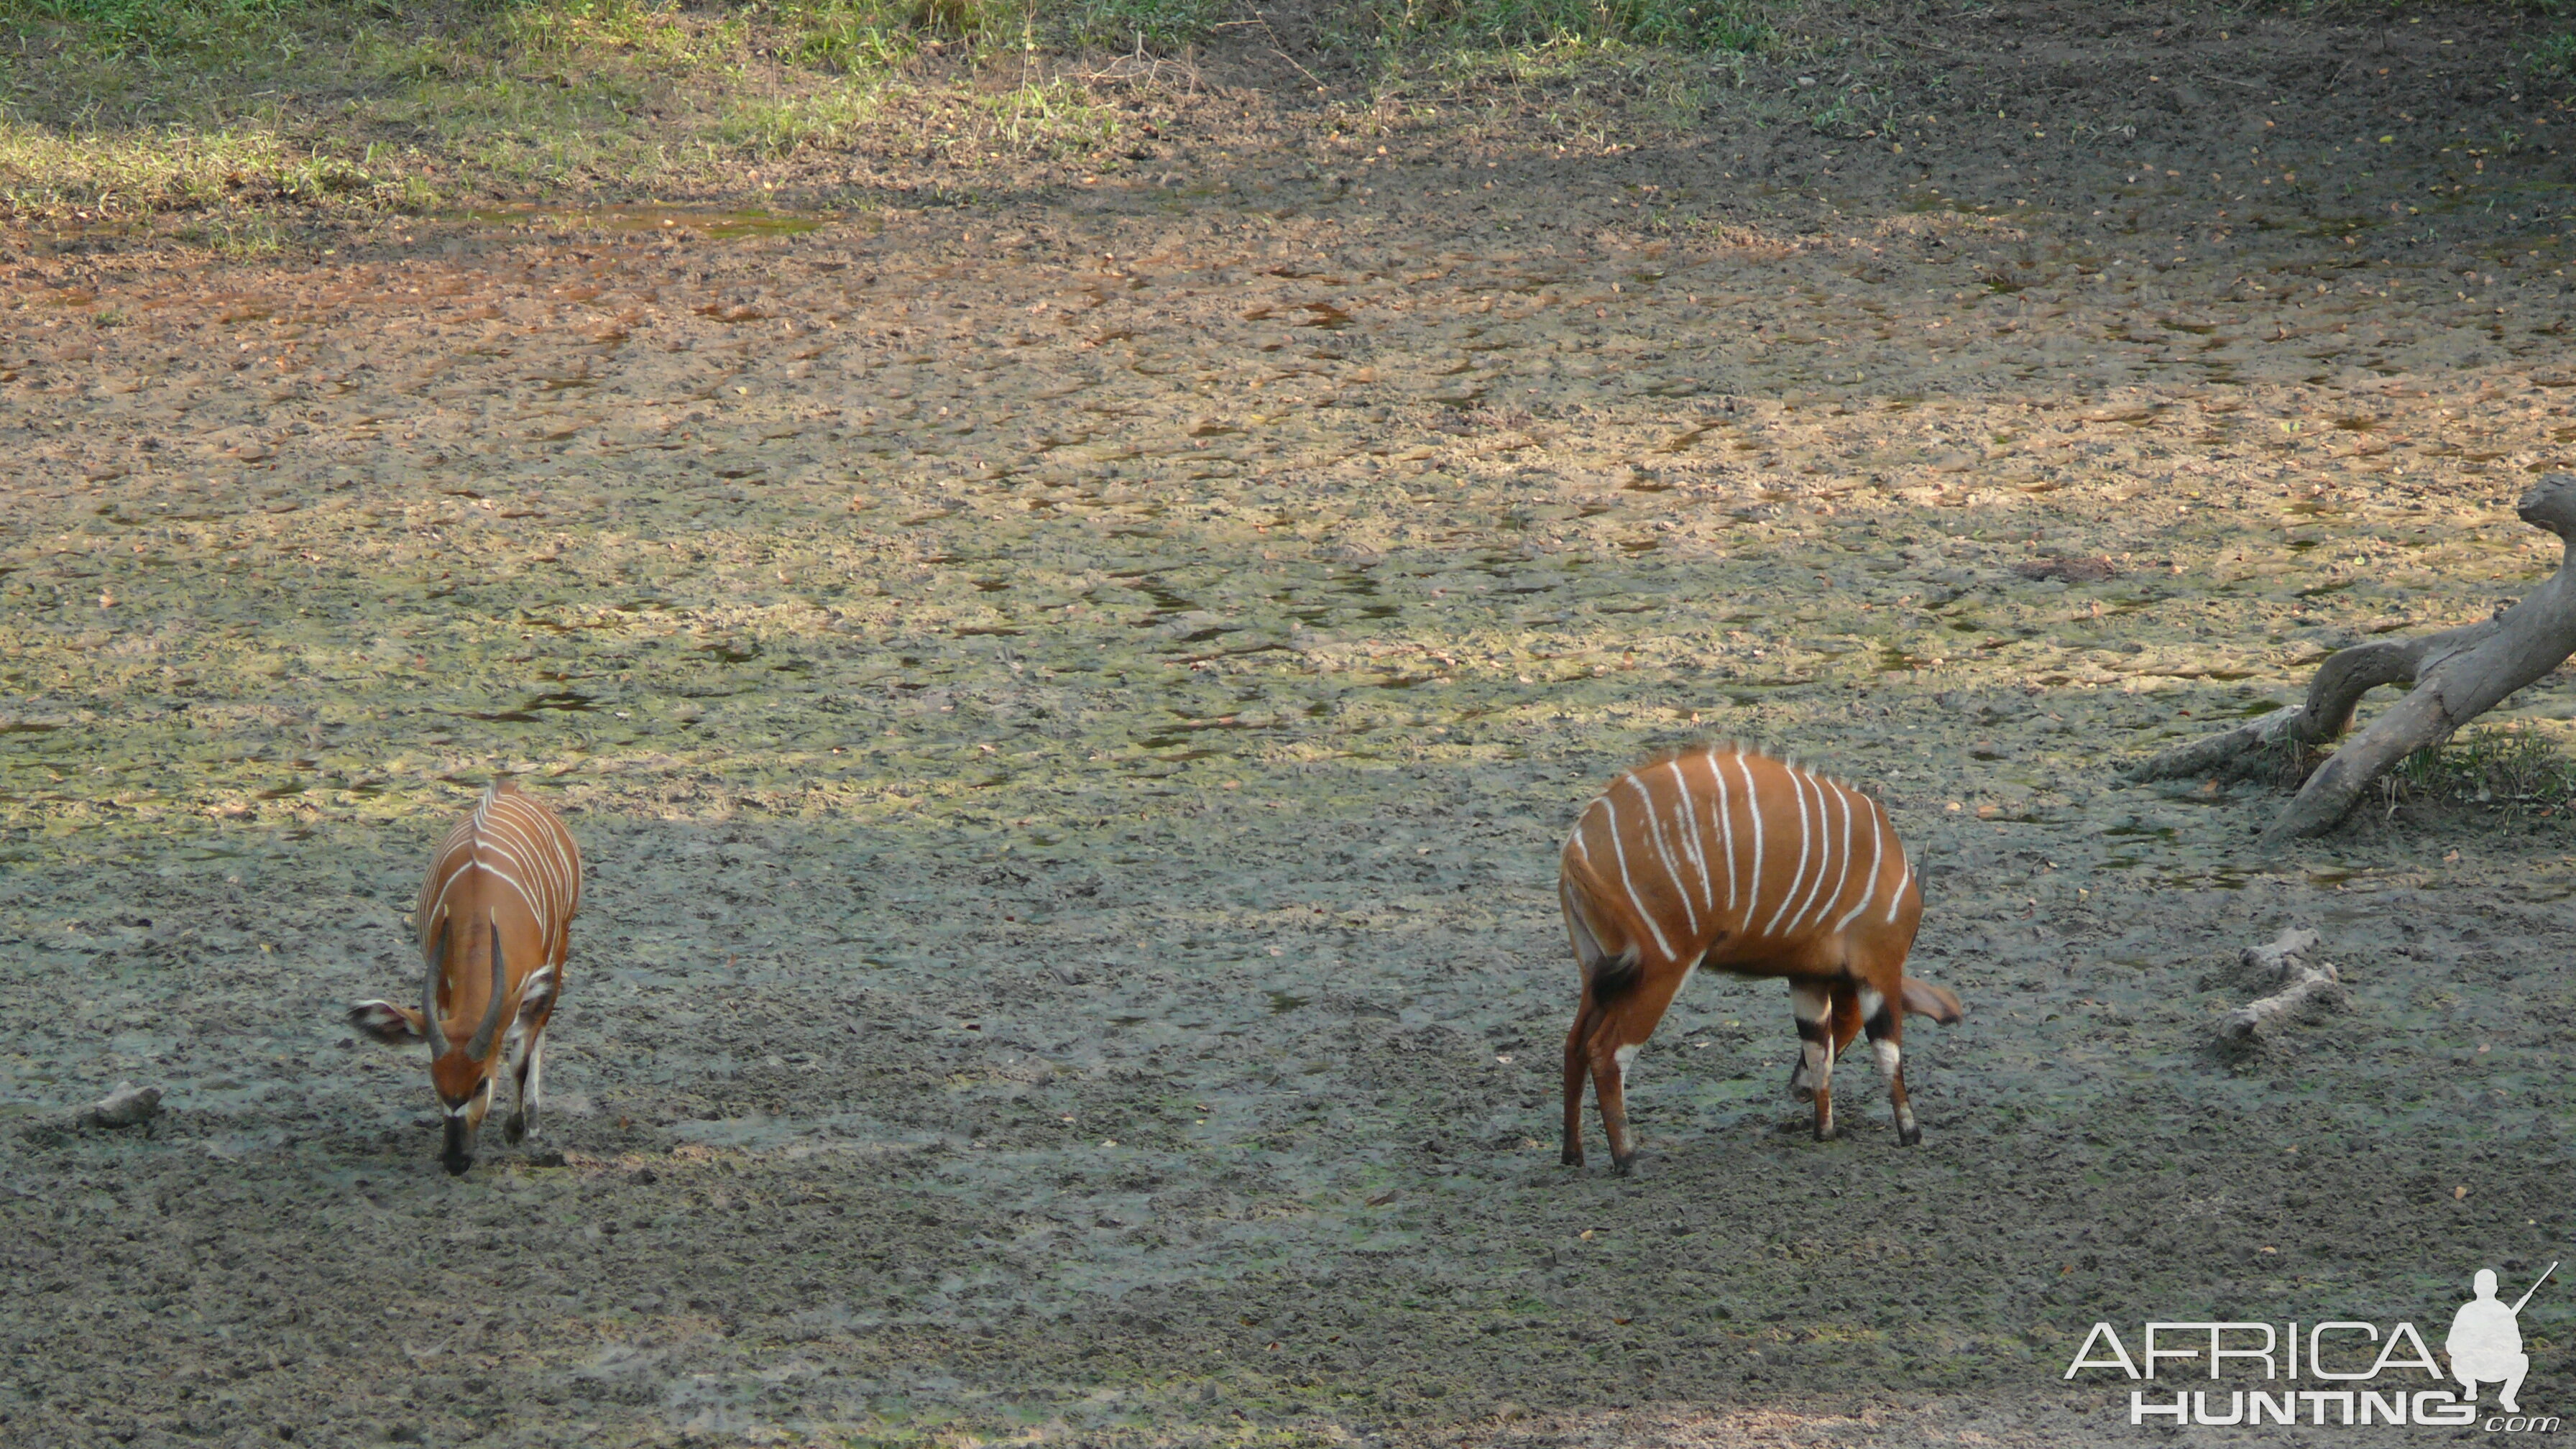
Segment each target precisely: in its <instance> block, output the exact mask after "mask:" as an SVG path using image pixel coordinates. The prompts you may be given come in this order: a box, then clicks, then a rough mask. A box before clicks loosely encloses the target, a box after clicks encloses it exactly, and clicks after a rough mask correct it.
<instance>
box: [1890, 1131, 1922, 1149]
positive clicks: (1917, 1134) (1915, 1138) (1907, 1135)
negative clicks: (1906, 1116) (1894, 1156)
mask: <svg viewBox="0 0 2576 1449" xmlns="http://www.w3.org/2000/svg"><path fill="white" fill-rule="evenodd" d="M1922 1140H1923V1129H1922V1128H1920V1127H1899V1128H1897V1129H1896V1145H1897V1146H1899V1147H1912V1146H1914V1145H1915V1144H1916V1143H1918V1142H1921V1141H1922Z"/></svg>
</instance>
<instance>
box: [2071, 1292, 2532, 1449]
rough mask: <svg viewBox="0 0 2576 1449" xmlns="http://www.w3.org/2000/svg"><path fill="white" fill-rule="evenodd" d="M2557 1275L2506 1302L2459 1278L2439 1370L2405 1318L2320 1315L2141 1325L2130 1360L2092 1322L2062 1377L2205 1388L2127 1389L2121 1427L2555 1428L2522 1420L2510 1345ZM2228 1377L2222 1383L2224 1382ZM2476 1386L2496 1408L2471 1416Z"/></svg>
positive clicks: (2522, 1362) (2517, 1356) (2114, 1332)
mask: <svg viewBox="0 0 2576 1449" xmlns="http://www.w3.org/2000/svg"><path fill="white" fill-rule="evenodd" d="M2557 1271H2558V1264H2556V1263H2552V1264H2550V1265H2549V1266H2548V1267H2547V1268H2544V1269H2542V1270H2541V1274H2540V1276H2539V1277H2538V1278H2535V1279H2533V1280H2532V1284H2531V1286H2530V1287H2529V1288H2527V1289H2525V1290H2524V1291H2523V1295H2522V1296H2521V1297H2520V1298H2517V1299H2515V1300H2514V1301H2513V1302H2511V1303H2506V1302H2504V1301H2503V1300H2501V1299H2499V1298H2497V1297H2496V1272H2495V1270H2494V1269H2492V1268H2480V1269H2478V1270H2477V1272H2476V1274H2475V1275H2474V1276H2473V1277H2472V1279H2471V1280H2470V1281H2471V1285H2472V1287H2473V1289H2474V1291H2475V1296H2473V1297H2472V1298H2470V1299H2469V1301H2468V1302H2466V1303H2463V1304H2461V1305H2460V1309H2459V1312H2457V1313H2455V1314H2453V1315H2452V1316H2451V1331H2450V1333H2449V1334H2448V1335H2447V1336H2446V1337H2444V1338H2443V1340H2442V1351H2443V1353H2444V1354H2445V1355H2446V1356H2447V1357H2448V1358H2449V1359H2450V1371H2449V1372H2448V1373H2447V1374H2446V1373H2444V1372H2443V1368H2442V1362H2441V1360H2440V1359H2437V1358H2435V1357H2434V1355H2433V1349H2432V1346H2431V1345H2430V1344H2428V1343H2427V1342H2426V1341H2425V1337H2424V1335H2423V1334H2422V1333H2421V1332H2419V1331H2418V1330H2417V1329H2416V1327H2415V1325H2414V1324H2412V1323H2403V1322H2401V1323H2396V1324H2391V1325H2388V1326H2387V1327H2386V1329H2385V1331H2383V1330H2382V1326H2381V1325H2379V1324H2376V1323H2366V1322H2361V1321H2358V1320H2355V1319H2348V1318H2327V1319H2321V1320H2316V1321H2310V1322H2298V1321H2292V1322H2288V1323H2264V1322H2255V1321H2247V1320H2241V1319H2240V1320H2234V1321H2227V1322H2211V1321H2196V1322H2188V1323H2168V1322H2153V1323H2149V1324H2147V1325H2145V1329H2144V1332H2143V1334H2142V1335H2140V1336H2139V1337H2135V1338H2132V1339H2131V1340H2130V1342H2131V1343H2136V1344H2137V1345H2138V1347H2139V1349H2140V1350H2141V1351H2140V1352H2139V1353H2137V1354H2135V1355H2134V1356H2133V1355H2132V1354H2131V1353H2130V1351H2129V1344H2128V1343H2123V1342H2122V1341H2121V1338H2120V1332H2119V1330H2118V1329H2115V1328H2113V1327H2112V1326H2111V1325H2110V1324H2108V1323H2096V1324H2094V1325H2093V1331H2092V1332H2090V1333H2088V1334H2086V1335H2085V1336H2084V1343H2083V1346H2082V1347H2080V1348H2078V1349H2076V1350H2075V1357H2074V1359H2073V1360H2072V1361H2071V1362H2069V1363H2068V1364H2067V1366H2066V1374H2065V1377H2067V1378H2069V1379H2072V1378H2074V1377H2076V1376H2077V1375H2078V1374H2080V1373H2082V1372H2084V1371H2086V1370H2088V1369H2091V1370H2100V1369H2110V1370H2114V1371H2116V1372H2118V1373H2120V1374H2122V1375H2123V1376H2125V1377H2127V1378H2130V1379H2136V1380H2143V1381H2147V1382H2149V1383H2152V1382H2154V1381H2156V1380H2159V1379H2162V1380H2165V1381H2167V1382H2168V1383H2170V1382H2171V1381H2172V1380H2175V1379H2182V1380H2185V1381H2188V1380H2190V1379H2201V1380H2203V1381H2204V1382H2207V1383H2209V1384H2211V1387H2209V1388H2205V1389H2191V1390H2182V1389H2181V1388H2180V1387H2179V1386H2176V1387H2175V1388H2174V1389H2172V1390H2167V1389H2165V1388H2163V1387H2161V1386H2159V1387H2157V1388H2152V1389H2150V1388H2134V1389H2131V1390H2130V1391H2129V1422H2130V1423H2132V1424H2145V1423H2150V1422H2153V1421H2156V1420H2159V1419H2161V1420H2163V1421H2165V1422H2167V1423H2170V1424H2174V1425H2177V1426H2179V1425H2183V1424H2213V1425H2226V1424H2241V1425H2246V1426H2249V1427H2252V1426H2258V1425H2262V1424H2265V1423H2271V1424H2279V1425H2283V1426H2287V1425H2293V1424H2297V1425H2302V1426H2305V1427H2315V1428H2325V1427H2328V1426H2333V1427H2346V1426H2351V1427H2365V1426H2369V1425H2373V1424H2392V1425H2395V1424H2422V1425H2426V1426H2436V1425H2438V1426H2444V1427H2450V1428H2465V1427H2467V1426H2469V1425H2471V1424H2476V1425H2478V1426H2479V1427H2481V1428H2483V1429H2485V1430H2486V1431H2487V1432H2488V1433H2507V1434H2526V1433H2544V1434H2548V1433H2556V1432H2557V1431H2558V1429H2559V1427H2560V1424H2561V1420H2559V1419H2558V1418H2556V1417H2555V1416H2531V1415H2526V1414H2524V1413H2523V1411H2522V1405H2521V1403H2520V1400H2519V1396H2520V1394H2521V1393H2522V1383H2523V1379H2524V1378H2525V1377H2526V1376H2528V1375H2529V1374H2530V1372H2531V1355H2529V1354H2527V1353H2525V1352H2523V1348H2522V1324H2521V1316H2522V1310H2523V1308H2524V1307H2525V1306H2526V1305H2528V1304H2529V1303H2530V1302H2531V1297H2532V1295H2533V1294H2535V1293H2537V1292H2539V1291H2540V1285H2541V1284H2543V1283H2546V1282H2548V1281H2549V1279H2550V1277H2551V1275H2553V1274H2555V1273H2556V1272H2557ZM2231 1379H2232V1380H2234V1383H2232V1384H2230V1383H2226V1382H2224V1381H2226V1380H2231ZM2249 1381H2250V1382H2249ZM2308 1385H2314V1387H2309V1386H2308ZM2482 1386H2483V1387H2491V1388H2493V1389H2495V1390H2496V1391H2497V1392H2496V1396H2495V1403H2496V1406H2497V1408H2498V1409H2500V1410H2501V1411H2502V1412H2500V1413H2492V1414H2488V1415H2486V1416H2484V1417H2483V1418H2481V1416H2480V1413H2479V1409H2478V1390H2479V1388H2480V1387H2482ZM2168 1393H2170V1397H2168Z"/></svg>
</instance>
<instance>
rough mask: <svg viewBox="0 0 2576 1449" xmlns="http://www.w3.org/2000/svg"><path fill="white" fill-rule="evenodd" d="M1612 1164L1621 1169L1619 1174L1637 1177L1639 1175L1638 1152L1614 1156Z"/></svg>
mask: <svg viewBox="0 0 2576 1449" xmlns="http://www.w3.org/2000/svg"><path fill="white" fill-rule="evenodd" d="M1610 1165H1611V1166H1612V1167H1615V1168H1617V1169H1618V1170H1619V1175H1620V1176H1621V1177H1635V1176H1636V1175H1637V1154H1635V1153H1633V1152H1631V1153H1629V1154H1628V1155H1627V1156H1625V1157H1613V1158H1611V1159H1610Z"/></svg>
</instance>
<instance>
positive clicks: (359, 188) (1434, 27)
mask: <svg viewBox="0 0 2576 1449" xmlns="http://www.w3.org/2000/svg"><path fill="white" fill-rule="evenodd" d="M1766 3H1769V0H1356V3H1355V4H1353V5H1351V6H1348V7H1345V8H1343V9H1341V10H1339V11H1338V12H1336V13H1337V14H1339V15H1340V16H1341V17H1342V18H1341V20H1340V21H1339V22H1337V23H1338V24H1339V25H1340V26H1341V27H1342V28H1340V29H1337V30H1335V31H1334V43H1336V44H1340V45H1343V46H1346V47H1350V48H1355V49H1357V50H1360V51H1362V52H1364V53H1368V54H1373V55H1377V56H1380V57H1382V58H1384V60H1385V62H1386V63H1387V65H1388V66H1389V67H1390V69H1389V70H1388V72H1387V73H1388V75H1389V77H1390V83H1391V84H1395V85H1397V86H1399V87H1401V86H1402V85H1404V84H1405V83H1404V82H1403V81H1401V79H1400V77H1399V73H1400V72H1403V71H1406V70H1413V71H1415V72H1416V73H1417V74H1420V75H1423V76H1425V77H1426V78H1428V79H1429V80H1430V81H1431V83H1432V87H1433V89H1434V90H1436V91H1440V92H1443V93H1448V94H1465V93H1468V92H1472V91H1475V90H1477V89H1479V88H1481V87H1485V86H1489V85H1492V84H1497V83H1500V84H1508V85H1510V86H1512V87H1514V88H1515V89H1522V88H1527V87H1529V86H1530V85H1531V84H1532V83H1533V82H1538V83H1541V84H1542V85H1544V86H1546V87H1552V88H1557V89H1563V90H1564V91H1565V92H1566V94H1565V95H1564V96H1563V97H1562V98H1561V100H1560V101H1559V102H1551V104H1552V105H1553V106H1554V109H1553V110H1551V111H1550V113H1549V116H1548V118H1547V119H1548V121H1549V122H1550V123H1551V124H1554V125H1556V126H1557V128H1558V129H1559V130H1561V131H1563V132H1564V133H1565V134H1567V135H1568V136H1570V137H1578V138H1579V137H1584V136H1591V135H1593V134H1594V133H1598V134H1599V135H1601V136H1608V135H1611V134H1614V133H1617V132H1618V131H1620V129H1621V128H1622V127H1623V126H1624V125H1625V124H1627V123H1628V122H1630V121H1633V120H1636V119H1637V117H1635V116H1631V115H1630V114H1629V112H1630V111H1631V110H1633V109H1634V108H1635V107H1636V106H1639V105H1642V106H1644V107H1645V108H1646V110H1647V111H1648V112H1651V113H1652V114H1651V116H1649V117H1648V118H1647V119H1648V120H1649V121H1650V122H1656V123H1667V122H1668V123H1669V124H1671V125H1688V124H1690V123H1691V122H1692V121H1693V120H1694V119H1695V118H1696V115H1697V113H1698V110H1699V107H1700V101H1699V99H1698V94H1699V90H1700V89H1704V88H1705V85H1706V84H1707V77H1706V76H1704V75H1696V74H1695V73H1694V75H1695V78H1680V79H1677V78H1678V77H1683V72H1684V71H1685V70H1686V69H1687V68H1688V67H1689V66H1692V65H1699V66H1701V67H1702V68H1703V69H1705V64H1704V63H1705V61H1706V60H1707V58H1708V57H1710V56H1712V55H1721V54H1722V55H1724V56H1727V57H1732V58H1735V59H1736V60H1737V61H1738V62H1739V63H1740V60H1741V57H1742V56H1743V55H1745V54H1746V53H1748V52H1751V51H1754V50H1757V49H1759V48H1761V47H1763V46H1765V45H1767V44H1769V43H1770V37H1771V34H1772V32H1771V30H1770V27H1769V24H1768V22H1767V20H1766V19H1765V18H1764V14H1765V12H1764V11H1763V10H1762V9H1761V8H1760V7H1761V6H1762V5H1764V4H1766ZM1238 13H1239V6H1238V0H0V27H5V28H6V29H7V30H8V31H9V32H10V34H11V36H12V39H13V40H14V41H15V42H16V43H15V44H14V45H12V46H10V47H7V48H0V215H17V216H21V217H37V218H46V219H50V220H52V221H54V222H56V223H69V224H73V225H77V226H79V227H81V228H84V229H86V230H90V231H97V230H100V229H107V230H115V229H118V228H125V229H128V230H131V231H134V232H138V233H139V232H152V233H157V234H165V235H175V234H178V233H179V230H180V228H181V227H182V226H183V225H184V226H186V227H188V228H189V229H190V230H189V233H188V234H190V235H194V236H198V237H201V238H206V239H208V240H209V244H212V245H218V246H220V247H222V248H223V249H224V250H227V251H229V252H233V253H236V254H256V253H257V252H258V251H259V250H260V249H261V248H263V247H266V248H274V247H276V246H278V245H281V244H283V243H282V241H281V238H284V237H286V236H289V235H292V234H294V233H295V232H297V231H298V230H300V229H303V228H305V227H306V226H307V225H308V224H310V225H328V224H334V223H336V222H347V221H349V220H352V219H363V218H365V217H368V216H377V215H396V214H414V213H421V212H431V211H438V210H442V209H460V208H465V207H471V206H473V205H476V204H479V203H485V202H491V201H498V200H507V199H524V198H542V199H544V200H547V201H551V202H556V203H573V202H577V201H580V200H582V199H584V198H592V199H598V200H617V199H628V198H633V197H637V196H643V195H653V196H660V197H665V198H673V199H679V198H688V197H715V196H725V195H738V194H739V193H741V192H743V191H744V190H746V189H747V188H748V187H750V186H753V185H756V186H757V187H758V189H759V191H760V192H761V197H760V199H761V201H762V202H764V203H778V202H784V203H788V204H800V203H801V204H813V205H830V204H834V202H835V199H836V198H841V197H845V196H846V195H847V194H848V187H849V186H850V184H851V183H852V182H853V180H854V176H855V173H857V172H860V171H863V170H865V169H866V167H865V166H864V164H854V160H853V158H854V157H856V156H861V155H864V154H865V153H867V152H869V151H871V150H874V151H876V152H878V153H880V154H882V155H884V156H886V157H888V158H889V159H891V160H894V161H905V160H914V161H917V160H921V159H928V158H938V159H939V160H940V161H941V162H942V163H943V164H953V165H956V166H960V167H991V166H1010V165H1028V164H1055V163H1065V164H1075V165H1080V166H1082V167H1083V168H1084V169H1086V170H1089V169H1092V168H1095V167H1096V168H1098V169H1101V170H1108V169H1114V168H1115V167H1116V166H1118V165H1119V164H1121V163H1120V161H1119V158H1118V157H1117V156H1116V155H1114V154H1112V153H1113V150H1114V149H1115V148H1118V147H1122V146H1124V145H1125V144H1126V142H1125V140H1124V139H1123V127H1122V124H1121V121H1120V119H1119V114H1120V107H1119V106H1118V105H1117V104H1116V103H1114V102H1113V101H1111V100H1110V99H1109V98H1108V97H1106V96H1105V95H1103V94H1101V93H1099V92H1098V89H1097V86H1098V82H1097V81H1096V79H1082V78H1080V77H1083V76H1085V75H1087V74H1088V72H1089V71H1090V70H1092V69H1094V68H1096V67H1095V66H1094V65H1093V63H1092V62H1089V61H1084V60H1081V59H1078V58H1076V57H1079V56H1081V55H1084V54H1090V55H1095V56H1096V55H1098V54H1099V53H1101V52H1110V53H1116V54H1132V53H1150V54H1155V55H1170V54H1176V53H1179V52H1183V51H1186V50H1187V49H1188V48H1189V47H1191V46H1193V45H1196V44H1198V43H1200V42H1202V41H1205V40H1206V39H1208V38H1209V37H1210V36H1211V35H1212V34H1213V33H1215V30H1216V27H1218V26H1220V25H1222V24H1225V23H1227V17H1229V16H1235V15H1238ZM1659 86H1660V87H1661V89H1660V90H1658V89H1657V87H1659ZM1666 91H1669V92H1670V94H1669V95H1666V94H1664V92H1666ZM1658 118H1660V120H1659V121H1658ZM254 214H255V215H256V216H257V218H258V220H257V222H256V224H254V223H253V222H252V221H250V220H248V219H247V218H250V217H252V216H253V215H254ZM191 217H193V218H196V220H195V221H185V220H184V219H185V218H191Z"/></svg>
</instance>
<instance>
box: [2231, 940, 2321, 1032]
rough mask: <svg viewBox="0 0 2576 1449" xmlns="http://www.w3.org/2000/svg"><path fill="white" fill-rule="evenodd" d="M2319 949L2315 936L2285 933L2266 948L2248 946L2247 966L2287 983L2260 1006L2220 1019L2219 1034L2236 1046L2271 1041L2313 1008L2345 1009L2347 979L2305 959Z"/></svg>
mask: <svg viewBox="0 0 2576 1449" xmlns="http://www.w3.org/2000/svg"><path fill="white" fill-rule="evenodd" d="M2316 947H2317V933H2316V932H2314V931H2300V930H2285V931H2283V932H2282V933H2281V934H2280V935H2279V936H2278V937H2277V938H2275V939H2274V940H2273V942H2272V943H2271V944H2270V945H2268V946H2248V947H2246V948H2245V952H2244V956H2243V958H2242V959H2243V960H2244V962H2245V964H2246V965H2248V966H2251V967H2253V968H2254V969H2255V970H2257V971H2261V972H2264V973H2265V974H2267V975H2269V976H2271V977H2272V978H2273V979H2274V980H2277V981H2281V982H2284V983H2286V984H2285V985H2284V986H2283V987H2282V989H2280V990H2279V991H2276V992H2274V993H2272V994H2271V995H2269V996H2266V997H2264V998H2263V999H2261V1000H2260V1001H2256V1002H2252V1003H2250V1004H2248V1005H2245V1006H2240V1007H2238V1008H2237V1009H2235V1010H2234V1011H2231V1012H2229V1013H2227V1015H2226V1016H2224V1017H2222V1018H2220V1019H2219V1023H2218V1034H2219V1036H2220V1037H2222V1038H2224V1039H2226V1040H2228V1041H2234V1042H2242V1041H2247V1040H2250V1039H2252V1038H2254V1037H2259V1036H2268V1035H2270V1034H2271V1031H2272V1029H2273V1028H2274V1027H2275V1026H2276V1025H2278V1024H2280V1023H2284V1022H2287V1021H2289V1020H2290V1019H2292V1018H2294V1017H2296V1016H2298V1015H2300V1014H2301V1013H2303V1012H2305V1011H2307V1010H2308V1009H2309V1008H2310V1007H2312V1006H2318V1005H2332V1006H2341V1005H2343V1004H2344V1002H2345V999H2346V998H2345V996H2344V989H2343V979H2342V977H2340V976H2339V975H2337V974H2336V972H2335V968H2334V963H2333V962H2331V961H2324V962H2318V963H2316V964H2313V965H2311V964H2310V963H2309V961H2308V959H2307V953H2308V952H2310V951H2313V950H2315V949H2316Z"/></svg>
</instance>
